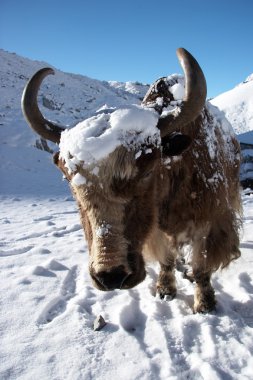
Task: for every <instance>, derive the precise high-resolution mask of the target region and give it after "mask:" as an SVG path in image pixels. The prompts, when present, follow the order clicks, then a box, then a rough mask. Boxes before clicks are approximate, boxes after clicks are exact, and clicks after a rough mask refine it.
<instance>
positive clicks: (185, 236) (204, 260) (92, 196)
mask: <svg viewBox="0 0 253 380" xmlns="http://www.w3.org/2000/svg"><path fill="white" fill-rule="evenodd" d="M208 128H209V129H210V131H211V135H212V136H213V141H212V144H213V146H214V147H215V152H214V153H215V157H210V148H208V141H207V140H208V135H207V132H208V133H209V132H210V131H208V130H207V129H208ZM180 132H182V133H185V134H187V135H188V136H190V138H191V140H192V144H191V146H190V148H189V149H188V150H186V151H184V152H183V153H182V155H181V158H178V157H177V158H174V157H170V158H169V160H168V157H166V151H163V152H161V151H160V150H159V149H157V148H156V147H152V154H144V153H143V154H142V155H141V156H140V158H138V159H136V160H135V156H134V152H128V151H127V150H126V149H125V148H124V147H120V148H117V149H116V150H115V151H114V152H113V153H111V154H110V156H109V157H108V158H107V159H105V160H104V161H102V162H100V164H99V173H98V175H97V176H96V175H94V174H92V173H91V172H90V171H89V170H86V169H83V168H81V167H80V168H79V169H78V171H79V172H80V173H81V174H82V175H83V176H84V177H85V178H86V180H87V181H88V183H87V184H86V185H81V186H75V185H72V186H71V187H72V191H73V194H74V196H75V198H76V200H77V202H78V205H79V209H80V215H81V221H82V224H83V227H84V230H85V234H86V238H87V241H88V245H89V252H90V265H89V268H90V273H91V277H92V279H93V282H94V285H95V286H96V287H98V288H99V289H101V290H108V289H107V288H106V286H105V285H104V283H103V280H101V278H102V276H105V275H107V274H108V273H110V271H112V270H113V269H114V268H120V269H118V270H119V271H121V272H124V273H125V275H126V279H124V282H122V284H121V286H120V288H123V289H125V288H131V287H133V286H135V285H137V284H138V283H139V282H141V281H142V280H143V279H144V277H145V267H144V259H145V260H148V259H150V258H151V259H152V260H158V261H159V262H160V263H161V272H160V275H159V278H158V282H157V292H158V293H159V294H160V296H161V297H164V296H166V295H168V296H170V297H171V298H173V297H174V296H175V294H176V285H175V276H174V266H175V261H176V256H177V254H178V253H179V252H180V249H181V248H182V246H183V245H184V244H190V245H191V246H192V250H193V255H192V263H191V264H192V269H193V277H194V278H195V280H196V282H197V285H196V292H195V301H194V310H195V311H196V312H206V311H210V310H212V309H213V308H214V306H215V298H214V291H213V289H212V286H211V284H210V277H211V274H212V273H213V272H214V271H216V270H217V269H218V268H224V267H226V266H227V265H228V264H229V263H230V262H231V261H232V260H234V259H236V258H238V257H239V256H240V251H239V236H238V229H239V227H240V211H241V204H240V196H239V180H238V178H239V177H238V171H239V145H238V143H237V141H236V140H235V139H233V138H230V137H229V136H227V141H225V140H224V136H223V135H222V132H221V129H220V127H219V125H218V124H217V123H216V124H215V121H214V119H213V117H212V115H211V113H210V112H209V111H208V109H207V108H205V109H204V110H203V112H202V114H201V115H199V117H198V118H197V119H196V121H195V122H194V123H191V124H189V125H187V126H185V127H184V128H182V130H181V131H180ZM226 144H228V146H229V150H228V147H227V146H225V145H226ZM166 160H167V161H166ZM168 161H169V162H168ZM55 162H56V164H57V165H58V166H59V168H60V169H61V170H62V171H63V172H64V174H65V175H66V177H67V178H68V180H69V181H71V178H72V176H73V175H69V174H68V173H66V169H65V167H64V162H62V160H59V159H58V156H56V158H55ZM101 226H108V231H106V233H104V234H102V236H100V235H99V234H98V233H97V231H98V229H99V228H100V227H101ZM115 273H116V272H115Z"/></svg>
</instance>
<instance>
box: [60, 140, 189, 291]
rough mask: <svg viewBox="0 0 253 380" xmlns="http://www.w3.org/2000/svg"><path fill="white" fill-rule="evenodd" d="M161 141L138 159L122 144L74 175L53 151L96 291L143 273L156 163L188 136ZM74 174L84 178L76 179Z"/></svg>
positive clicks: (124, 285)
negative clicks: (86, 250) (86, 249)
mask: <svg viewBox="0 0 253 380" xmlns="http://www.w3.org/2000/svg"><path fill="white" fill-rule="evenodd" d="M163 142H164V144H163V146H162V148H161V149H160V148H157V147H146V148H144V150H143V151H144V152H146V153H144V154H141V156H140V157H138V158H136V154H135V153H134V152H129V151H127V149H126V148H124V147H123V146H121V147H119V148H117V149H116V150H115V151H114V152H113V153H111V154H110V155H109V157H107V158H106V159H104V160H103V161H102V162H100V164H99V167H96V170H94V168H92V169H91V168H89V169H84V166H83V165H82V167H80V168H79V169H78V173H76V174H69V173H68V171H67V170H66V168H65V165H64V161H63V160H62V159H61V158H59V154H56V156H55V163H56V165H57V166H58V167H59V169H60V170H61V171H62V172H63V173H64V175H65V177H66V178H67V179H68V181H69V182H70V184H71V189H72V192H73V195H74V197H75V199H76V201H77V203H78V206H79V211H80V216H81V221H82V225H83V228H84V231H85V236H86V239H87V242H88V247H89V255H90V259H89V271H90V275H91V278H92V280H93V283H94V285H95V286H96V287H97V288H98V289H100V290H113V289H128V288H132V287H134V286H135V285H137V284H138V283H140V282H141V281H143V280H144V278H145V266H144V260H143V257H142V249H143V246H144V244H145V242H146V240H147V238H148V236H149V234H150V233H151V231H152V229H153V228H155V226H156V224H157V222H158V207H157V206H158V199H159V189H158V186H157V185H158V184H161V178H160V177H161V171H160V170H161V162H162V159H163V158H164V157H165V155H166V156H167V154H166V152H168V153H169V154H168V155H169V156H171V155H175V154H174V153H175V152H176V154H180V153H182V151H184V150H185V149H186V148H187V147H188V146H189V144H190V139H189V138H188V137H187V136H185V135H179V134H176V135H175V134H172V135H171V137H170V138H169V137H168V136H167V138H166V139H164V141H163ZM173 152H174V153H173ZM76 175H78V176H81V178H83V181H82V182H84V183H82V184H78V183H76V181H75V177H76ZM160 190H161V189H160Z"/></svg>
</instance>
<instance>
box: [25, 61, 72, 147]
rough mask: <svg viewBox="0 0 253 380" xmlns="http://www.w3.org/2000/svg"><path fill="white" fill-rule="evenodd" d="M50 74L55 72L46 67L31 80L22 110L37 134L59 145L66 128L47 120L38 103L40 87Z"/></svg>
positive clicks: (26, 88) (26, 90) (27, 86)
mask: <svg viewBox="0 0 253 380" xmlns="http://www.w3.org/2000/svg"><path fill="white" fill-rule="evenodd" d="M49 74H54V70H53V69H51V68H49V67H46V68H44V69H41V70H39V71H37V73H35V74H34V76H33V77H32V78H31V79H30V80H29V82H28V83H27V85H26V86H25V88H24V91H23V95H22V100H21V108H22V111H23V114H24V117H25V118H26V120H27V122H28V124H29V125H30V127H31V128H32V129H33V130H34V131H35V132H37V133H38V134H39V135H40V136H41V137H43V138H44V139H46V140H50V141H52V142H54V143H56V144H59V142H60V137H61V133H62V132H63V131H64V129H65V128H64V127H61V126H59V125H57V124H55V123H53V122H51V121H49V120H46V119H45V118H44V116H43V115H42V114H41V112H40V110H39V107H38V102H37V96H38V92H39V88H40V85H41V83H42V81H43V79H44V78H45V77H46V76H47V75H49Z"/></svg>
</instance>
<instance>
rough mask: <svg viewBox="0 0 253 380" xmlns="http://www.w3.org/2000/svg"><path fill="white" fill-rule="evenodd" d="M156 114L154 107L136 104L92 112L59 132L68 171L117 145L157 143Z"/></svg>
mask: <svg viewBox="0 0 253 380" xmlns="http://www.w3.org/2000/svg"><path fill="white" fill-rule="evenodd" d="M158 117H159V116H158V114H157V113H156V112H155V111H154V110H152V109H150V108H144V107H141V106H137V105H132V106H129V107H124V108H119V109H116V110H115V111H114V112H112V113H109V114H107V113H101V114H99V115H96V116H93V117H91V118H89V119H86V120H84V121H82V122H81V123H79V124H77V126H76V127H74V128H72V129H70V130H66V131H64V132H63V133H62V136H61V141H60V145H59V147H60V157H61V158H62V159H64V160H65V166H66V167H67V168H68V171H69V172H70V173H71V172H74V171H75V170H76V168H77V166H78V165H80V164H83V165H85V166H89V165H91V164H96V163H97V162H99V161H100V160H102V159H104V158H106V157H108V155H109V154H110V153H112V152H113V151H114V150H115V149H116V148H117V147H118V146H120V145H123V146H125V147H126V148H127V149H128V150H137V149H138V148H139V147H140V146H141V145H142V144H144V143H145V142H147V141H148V140H149V143H153V144H155V145H158V144H159V143H160V132H159V130H158V129H157V128H156V125H157V122H158ZM150 136H152V138H151V139H150Z"/></svg>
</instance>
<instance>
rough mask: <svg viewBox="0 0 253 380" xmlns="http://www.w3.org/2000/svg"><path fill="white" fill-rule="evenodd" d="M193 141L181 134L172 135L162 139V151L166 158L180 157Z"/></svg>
mask: <svg viewBox="0 0 253 380" xmlns="http://www.w3.org/2000/svg"><path fill="white" fill-rule="evenodd" d="M191 142H192V139H191V138H190V136H188V135H183V134H181V133H177V132H174V133H171V134H169V135H167V136H165V137H163V138H162V151H163V154H164V155H166V156H179V155H180V154H181V153H183V152H184V151H185V150H186V149H188V148H189V146H190V144H191Z"/></svg>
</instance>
